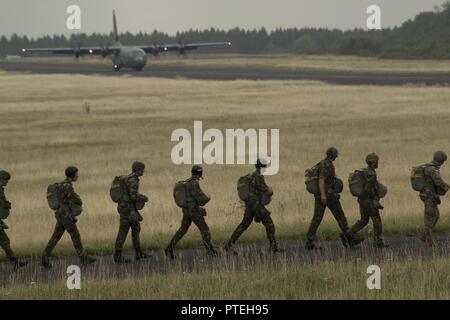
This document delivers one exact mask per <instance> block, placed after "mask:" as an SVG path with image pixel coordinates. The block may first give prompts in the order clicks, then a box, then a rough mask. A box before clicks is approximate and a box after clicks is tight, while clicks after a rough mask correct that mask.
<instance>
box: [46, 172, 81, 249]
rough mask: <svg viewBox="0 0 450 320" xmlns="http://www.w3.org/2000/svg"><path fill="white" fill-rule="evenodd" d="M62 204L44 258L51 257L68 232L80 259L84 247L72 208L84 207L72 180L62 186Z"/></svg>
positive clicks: (56, 215) (65, 181)
mask: <svg viewBox="0 0 450 320" xmlns="http://www.w3.org/2000/svg"><path fill="white" fill-rule="evenodd" d="M60 192H61V202H62V205H61V206H60V208H59V209H57V210H56V211H55V217H56V226H55V230H54V231H53V234H52V236H51V238H50V240H49V242H48V244H47V246H46V248H45V250H44V257H49V256H50V255H51V253H52V251H53V249H54V248H55V246H56V244H57V243H58V241H59V240H60V239H61V237H62V236H63V234H64V231H67V232H68V233H69V235H70V237H71V238H72V242H73V246H74V247H75V250H76V252H77V255H78V256H79V257H83V256H84V250H83V245H82V244H81V237H80V232H79V231H78V228H77V225H76V222H77V219H76V218H75V217H74V216H73V215H72V213H71V210H70V206H71V205H79V206H82V205H83V202H82V201H81V198H80V196H79V195H78V194H77V193H76V192H75V190H74V189H73V186H72V181H71V180H70V179H68V178H67V179H65V180H64V181H63V182H61V184H60Z"/></svg>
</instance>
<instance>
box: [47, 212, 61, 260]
mask: <svg viewBox="0 0 450 320" xmlns="http://www.w3.org/2000/svg"><path fill="white" fill-rule="evenodd" d="M64 231H65V229H64V226H63V224H62V222H60V221H59V220H58V221H56V225H55V229H54V231H53V234H52V236H51V237H50V240H49V241H48V243H47V246H46V247H45V250H44V256H45V257H50V255H51V254H52V251H53V249H54V248H55V246H56V244H57V243H58V241H59V240H61V237H62V236H63V234H64Z"/></svg>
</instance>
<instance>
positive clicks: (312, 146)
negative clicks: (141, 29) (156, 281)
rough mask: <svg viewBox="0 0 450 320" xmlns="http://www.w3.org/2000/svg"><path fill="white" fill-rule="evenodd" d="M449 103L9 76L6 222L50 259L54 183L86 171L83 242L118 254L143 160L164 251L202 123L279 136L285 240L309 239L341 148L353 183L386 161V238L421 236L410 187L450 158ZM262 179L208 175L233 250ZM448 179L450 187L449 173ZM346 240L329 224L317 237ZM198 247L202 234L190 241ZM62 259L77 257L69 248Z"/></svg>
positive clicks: (80, 188)
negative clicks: (328, 160) (309, 174)
mask: <svg viewBox="0 0 450 320" xmlns="http://www.w3.org/2000/svg"><path fill="white" fill-rule="evenodd" d="M449 100H450V91H449V90H448V88H445V87H420V86H419V87H415V86H404V87H377V86H334V85H327V84H323V83H315V82H294V81H286V82H285V81H264V82H258V81H256V82H255V81H233V82H221V81H197V80H183V79H174V80H169V79H153V78H133V77H127V76H124V77H96V76H81V75H51V76H50V75H48V76H46V75H9V74H5V73H3V74H0V119H1V122H0V134H1V137H2V139H1V148H0V150H1V158H0V167H1V168H4V169H6V170H8V171H10V172H11V173H12V180H11V182H10V185H9V186H8V188H7V189H6V194H7V196H8V198H9V199H10V201H11V202H12V204H13V211H12V214H11V216H10V218H9V219H8V220H7V221H6V222H7V223H8V224H9V226H10V230H8V234H9V235H10V237H11V240H12V246H13V249H15V250H16V251H17V252H19V253H20V254H39V253H40V252H41V250H43V248H44V246H45V244H46V242H47V240H48V239H49V237H50V234H51V232H52V230H53V227H54V216H53V213H52V212H51V211H50V210H49V209H48V207H47V203H46V198H45V193H46V188H47V185H48V184H50V183H52V182H55V181H60V180H62V179H63V172H64V168H65V167H66V166H68V165H72V164H74V165H77V166H78V167H79V168H80V179H79V181H78V182H77V183H76V184H75V189H76V191H77V192H78V193H79V194H80V195H81V197H82V199H83V201H84V204H85V205H84V212H83V214H82V216H81V217H80V219H79V229H80V231H81V235H82V239H83V242H84V244H85V246H86V247H87V249H88V250H89V251H92V252H96V253H97V252H98V253H111V252H112V248H113V244H114V240H115V237H116V233H117V228H118V214H117V212H116V209H115V205H114V204H113V203H112V202H111V200H110V199H109V194H108V191H109V185H110V183H111V181H112V179H113V177H114V176H115V175H118V174H126V173H128V172H129V170H130V169H129V168H130V166H131V163H132V161H133V160H136V159H139V160H142V161H144V162H145V163H146V164H147V165H148V169H147V172H146V175H145V176H144V177H143V178H142V180H141V192H142V193H144V194H147V195H148V196H149V197H150V198H151V202H150V204H149V205H148V206H147V207H146V208H145V209H144V210H143V212H142V214H143V216H144V222H143V224H142V233H141V234H142V239H143V243H144V247H145V248H155V249H157V248H162V247H163V246H164V245H166V244H167V242H168V240H169V239H170V237H171V236H172V234H173V233H174V232H175V231H176V229H177V228H178V227H179V223H180V220H181V213H180V210H179V209H178V208H177V207H176V206H175V204H174V201H173V198H172V187H173V184H174V183H175V182H176V181H178V180H180V179H184V178H186V177H188V176H189V172H190V165H184V166H176V165H174V164H173V163H172V162H171V159H170V154H171V149H172V147H173V146H174V145H175V143H173V142H171V141H170V136H171V133H172V131H173V130H175V129H177V128H187V129H189V130H192V126H193V121H194V120H202V121H203V126H204V130H205V129H207V128H218V129H221V130H224V129H225V128H233V129H234V128H244V129H247V128H257V129H258V128H269V129H270V128H279V129H280V154H281V158H280V171H279V173H278V174H277V175H275V176H270V177H267V179H266V181H267V182H268V184H269V185H271V186H272V187H273V189H274V191H275V195H274V199H273V201H272V203H271V204H270V206H269V209H270V210H271V211H272V217H273V219H274V221H275V224H276V227H277V235H278V237H279V238H300V237H304V234H305V233H306V229H307V225H308V223H309V221H310V218H311V216H312V211H313V197H312V196H311V195H310V194H308V193H307V192H306V190H305V188H304V182H303V181H304V179H303V175H304V170H305V169H306V168H308V167H310V166H312V165H314V164H315V163H316V162H317V161H319V160H321V159H322V158H323V156H324V151H325V149H326V148H327V147H328V146H331V145H335V146H337V147H338V148H339V150H340V157H339V158H338V160H337V162H336V167H337V174H338V175H339V176H340V177H341V178H343V180H344V181H346V180H347V177H348V174H349V173H350V172H351V171H353V170H355V169H358V168H361V167H363V166H364V165H365V164H364V158H365V155H366V154H367V153H370V152H374V151H375V152H377V153H378V154H379V155H380V157H381V161H380V169H379V178H380V180H381V181H383V182H384V183H385V184H386V185H387V186H388V187H389V194H388V196H387V198H386V199H385V200H383V204H384V206H385V208H386V209H385V210H384V211H383V214H382V218H383V222H384V226H385V232H386V233H390V234H393V233H401V234H413V233H416V232H418V230H420V228H421V225H422V220H423V213H422V212H423V208H422V203H421V201H420V200H419V198H418V196H417V194H416V193H415V192H413V191H412V189H411V188H410V185H409V172H410V168H411V167H412V166H413V165H417V164H421V163H425V162H427V161H430V159H431V157H432V154H433V152H434V151H435V150H437V149H443V150H446V151H449V150H450V142H449V139H448V137H449V134H450V128H449V126H448V124H449V121H450V109H449V108H448V101H449ZM86 104H88V105H89V106H90V112H89V113H87V112H86V111H85V107H84V106H85V105H86ZM251 170H253V167H252V166H251V165H239V166H238V165H227V166H223V165H211V166H205V179H204V181H203V182H202V185H203V188H204V189H205V190H206V191H207V192H208V193H209V194H210V195H211V196H212V201H211V202H210V204H208V205H207V210H208V216H207V222H208V223H209V225H210V228H211V231H212V235H213V240H214V242H215V243H217V244H220V243H224V242H225V241H226V239H227V238H228V237H229V235H230V234H231V232H232V231H233V229H234V228H235V227H236V225H237V224H238V223H239V222H240V219H241V217H242V213H243V210H242V208H241V206H240V204H239V201H238V198H237V193H236V181H237V179H238V178H239V176H241V175H242V174H245V173H247V172H250V171H251ZM442 174H443V176H444V178H445V177H449V174H450V166H449V165H447V166H444V167H443V169H442ZM443 200H444V201H443V205H442V206H441V217H442V218H441V220H440V222H439V224H438V231H444V230H445V231H448V230H449V229H450V219H449V216H448V212H449V208H450V207H449V205H448V201H446V200H447V199H443ZM342 203H343V207H344V209H345V210H346V213H347V216H348V218H349V221H350V223H354V222H356V220H357V219H358V216H359V213H358V207H357V203H356V200H355V199H354V198H353V197H352V196H351V195H350V194H349V192H348V188H347V187H346V188H345V192H344V194H343V195H342ZM368 232H369V233H370V232H371V229H370V228H369V229H368ZM337 235H338V229H337V225H336V223H335V222H334V221H333V219H332V218H331V214H329V213H328V214H327V215H326V218H325V219H324V222H323V225H322V226H321V228H320V229H319V237H321V238H322V239H327V238H334V237H336V236H337ZM264 239H265V232H264V229H263V227H262V226H261V225H253V226H252V227H251V228H250V229H249V231H248V233H246V234H244V236H243V238H242V240H243V241H264ZM127 243H128V245H130V244H129V242H127ZM200 245H201V241H200V237H199V234H198V232H197V230H195V227H193V228H192V229H191V231H190V232H189V234H188V235H187V237H186V238H185V239H184V240H183V241H182V242H181V243H180V246H181V247H183V246H184V247H187V246H200ZM56 253H59V254H73V249H72V246H71V243H70V240H69V237H68V236H65V237H64V238H63V240H62V242H61V244H60V245H59V246H58V247H57V250H56ZM99 285H100V284H99Z"/></svg>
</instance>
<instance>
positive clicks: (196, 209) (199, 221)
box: [168, 176, 215, 252]
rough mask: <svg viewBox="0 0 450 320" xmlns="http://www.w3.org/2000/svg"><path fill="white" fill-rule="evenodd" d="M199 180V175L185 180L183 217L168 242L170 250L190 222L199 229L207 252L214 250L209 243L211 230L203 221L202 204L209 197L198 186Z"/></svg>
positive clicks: (204, 213)
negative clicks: (179, 225)
mask: <svg viewBox="0 0 450 320" xmlns="http://www.w3.org/2000/svg"><path fill="white" fill-rule="evenodd" d="M199 180H200V178H199V177H197V176H192V177H191V178H190V179H189V180H187V181H186V202H187V207H186V208H183V219H182V220H181V227H180V228H179V229H178V231H177V232H176V233H175V235H174V236H173V238H172V240H171V241H170V243H169V246H168V250H169V251H170V252H172V251H173V249H174V248H175V246H176V245H177V243H178V242H179V241H180V240H181V238H183V236H184V235H185V234H186V232H187V231H188V229H189V227H190V226H191V224H192V222H193V223H194V224H195V225H196V226H197V228H198V229H199V230H200V234H201V235H202V239H203V244H204V246H205V248H206V250H208V252H215V250H214V247H213V245H212V243H211V232H210V231H209V227H208V225H207V224H206V221H205V216H206V210H205V209H204V208H202V206H204V205H206V204H207V203H208V202H209V200H210V197H209V196H207V195H206V194H205V193H204V192H203V191H202V189H201V188H200V184H199Z"/></svg>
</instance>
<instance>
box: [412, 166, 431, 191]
mask: <svg viewBox="0 0 450 320" xmlns="http://www.w3.org/2000/svg"><path fill="white" fill-rule="evenodd" d="M427 167H428V165H426V164H423V165H421V166H418V167H413V168H412V170H411V187H412V188H413V189H414V190H415V191H418V192H422V191H424V190H425V188H426V186H427V176H426V173H425V170H426V168H427Z"/></svg>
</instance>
